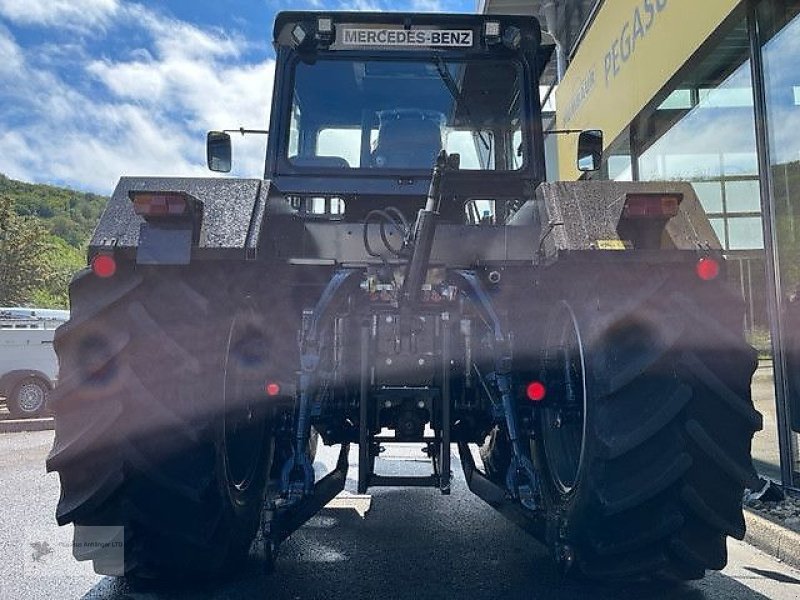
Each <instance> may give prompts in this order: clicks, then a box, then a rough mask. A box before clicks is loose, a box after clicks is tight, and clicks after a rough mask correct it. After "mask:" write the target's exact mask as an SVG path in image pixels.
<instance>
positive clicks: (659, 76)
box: [556, 0, 740, 179]
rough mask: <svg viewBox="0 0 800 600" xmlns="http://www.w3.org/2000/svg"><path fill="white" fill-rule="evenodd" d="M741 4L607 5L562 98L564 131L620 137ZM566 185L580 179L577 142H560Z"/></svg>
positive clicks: (654, 1)
mask: <svg viewBox="0 0 800 600" xmlns="http://www.w3.org/2000/svg"><path fill="white" fill-rule="evenodd" d="M739 2H740V0H710V1H708V0H705V1H698V0H607V1H606V2H604V3H603V4H602V5H601V7H600V10H599V12H598V13H597V16H596V17H595V20H594V22H593V23H592V26H591V28H590V29H589V31H588V32H587V34H586V36H585V37H584V39H583V41H582V42H581V44H580V46H579V48H578V50H577V52H576V54H575V56H574V57H573V59H572V61H571V62H570V64H569V68H568V69H567V72H566V74H565V76H564V79H563V80H562V81H561V83H560V85H559V88H558V91H557V92H556V104H557V106H558V107H559V111H558V127H559V128H560V129H567V128H569V129H602V130H603V132H604V133H605V135H606V138H607V140H608V141H611V140H613V139H615V138H616V137H617V135H619V133H620V132H621V131H622V129H623V128H625V127H626V126H627V125H628V123H629V122H630V120H631V118H632V117H633V116H634V115H636V114H637V113H638V112H639V111H640V110H641V109H642V108H644V106H645V105H646V104H647V103H648V102H650V100H651V99H652V98H653V96H655V94H656V93H657V92H658V91H659V90H660V89H661V88H663V87H664V86H665V85H666V84H667V82H668V81H669V79H670V78H671V77H672V76H673V75H674V74H675V73H676V72H677V71H678V69H679V68H680V67H681V66H682V65H683V64H684V63H686V61H687V60H688V59H689V58H690V57H691V56H692V54H694V53H695V52H696V51H697V50H698V48H699V47H700V46H701V45H702V44H703V42H704V41H705V40H707V39H708V37H709V36H710V35H711V33H712V32H713V31H714V30H715V29H716V28H717V27H718V26H719V23H720V22H721V21H723V20H724V19H725V18H726V17H727V16H728V15H729V14H730V12H731V11H732V10H733V9H734V8H735V7H736V6H737V5H738V4H739ZM559 145H560V151H559V156H560V157H561V160H560V161H559V165H560V168H561V177H562V179H575V178H577V176H578V173H577V171H576V170H575V168H574V161H571V160H566V159H565V157H567V156H574V155H575V139H574V138H567V137H564V138H561V139H560V140H559Z"/></svg>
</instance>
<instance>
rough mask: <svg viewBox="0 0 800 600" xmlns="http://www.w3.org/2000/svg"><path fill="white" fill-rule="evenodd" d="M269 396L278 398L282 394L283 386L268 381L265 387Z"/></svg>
mask: <svg viewBox="0 0 800 600" xmlns="http://www.w3.org/2000/svg"><path fill="white" fill-rule="evenodd" d="M265 390H266V392H267V396H277V395H278V394H280V393H281V385H280V384H279V383H276V382H274V381H268V382H267V385H266V387H265Z"/></svg>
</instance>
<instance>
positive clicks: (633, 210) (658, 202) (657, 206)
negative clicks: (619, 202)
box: [622, 194, 683, 219]
mask: <svg viewBox="0 0 800 600" xmlns="http://www.w3.org/2000/svg"><path fill="white" fill-rule="evenodd" d="M682 200H683V194H627V195H626V196H625V208H624V209H623V211H622V216H623V217H624V218H626V219H653V218H672V217H674V216H676V215H677V214H678V208H679V207H680V205H681V201H682Z"/></svg>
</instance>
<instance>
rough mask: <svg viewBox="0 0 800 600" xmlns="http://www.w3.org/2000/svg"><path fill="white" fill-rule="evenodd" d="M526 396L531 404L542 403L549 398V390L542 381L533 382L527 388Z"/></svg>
mask: <svg viewBox="0 0 800 600" xmlns="http://www.w3.org/2000/svg"><path fill="white" fill-rule="evenodd" d="M525 395H526V396H528V400H530V401H531V402H541V401H542V400H544V397H545V396H547V388H546V387H545V386H544V384H543V383H542V382H541V381H531V382H530V383H529V384H528V387H527V388H525Z"/></svg>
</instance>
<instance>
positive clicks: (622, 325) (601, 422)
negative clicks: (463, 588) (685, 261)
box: [531, 275, 761, 580]
mask: <svg viewBox="0 0 800 600" xmlns="http://www.w3.org/2000/svg"><path fill="white" fill-rule="evenodd" d="M705 285H706V287H705V288H702V287H699V286H697V285H696V284H692V286H691V291H689V292H687V291H686V290H687V282H686V281H677V280H675V279H674V278H671V277H667V276H662V277H660V278H659V277H658V276H655V277H654V276H653V275H648V276H647V277H644V278H642V279H641V280H640V281H638V282H632V281H630V280H629V279H627V278H626V279H621V280H619V281H613V280H610V279H609V278H607V277H606V278H604V279H603V281H600V280H599V279H598V280H597V281H596V282H594V283H591V282H587V286H586V288H585V289H587V290H601V291H599V292H596V291H595V292H593V293H590V294H582V295H581V296H576V297H571V298H567V299H565V300H564V301H562V302H561V303H559V305H558V306H557V307H556V308H555V310H554V313H553V314H552V315H551V318H550V319H549V320H548V323H549V328H548V335H547V345H546V349H545V358H544V367H543V371H544V376H545V379H546V384H547V387H548V389H549V390H551V391H552V395H553V396H556V397H555V398H552V397H551V398H549V399H548V402H550V404H549V406H548V408H547V409H545V410H542V411H539V412H538V429H537V431H538V433H537V435H536V441H535V442H532V444H531V446H532V453H533V455H534V457H535V460H536V464H537V466H538V467H539V468H540V470H541V472H542V473H543V475H544V477H543V481H544V492H545V493H544V500H545V504H546V507H547V513H548V542H549V543H550V544H552V545H553V547H554V548H555V549H556V551H557V556H558V557H559V558H560V559H562V560H563V561H564V563H565V566H568V567H571V568H572V569H573V572H578V573H580V574H582V575H584V576H588V577H591V578H598V579H604V580H613V579H630V578H640V577H649V576H658V577H660V576H666V577H668V578H677V579H697V578H700V577H702V576H703V575H704V573H705V571H706V570H707V569H712V570H716V569H722V568H723V567H724V566H725V564H726V562H727V550H726V536H732V537H734V538H737V539H742V538H743V537H744V533H745V525H744V518H743V515H742V509H741V502H742V493H743V490H744V488H745V487H747V486H751V485H754V483H755V482H756V481H757V476H756V473H755V471H754V469H753V465H752V461H751V457H750V443H751V440H752V435H753V433H754V432H755V431H756V430H758V429H759V428H760V427H761V416H760V415H759V413H758V412H756V411H755V410H754V408H753V404H752V400H751V397H750V381H751V377H752V374H753V372H754V370H755V368H756V355H755V351H754V350H753V349H752V348H751V347H750V346H748V345H747V344H746V342H745V340H744V337H743V334H742V314H743V313H742V303H741V300H739V299H738V298H736V297H734V295H733V294H732V293H730V292H729V291H727V289H726V288H725V287H724V286H723V285H718V284H713V283H706V284H705ZM602 290H609V291H602ZM611 290H613V291H611ZM680 290H684V291H680Z"/></svg>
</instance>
